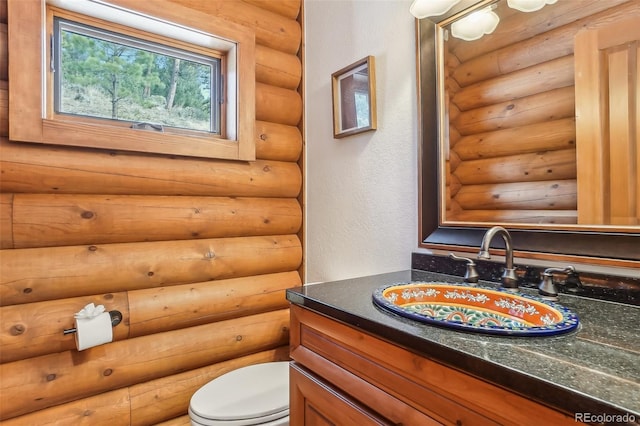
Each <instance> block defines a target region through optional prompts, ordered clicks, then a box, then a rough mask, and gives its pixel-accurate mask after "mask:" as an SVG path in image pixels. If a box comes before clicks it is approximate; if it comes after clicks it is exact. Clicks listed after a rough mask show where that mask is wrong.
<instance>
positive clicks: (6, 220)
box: [0, 194, 13, 249]
mask: <svg viewBox="0 0 640 426" xmlns="http://www.w3.org/2000/svg"><path fill="white" fill-rule="evenodd" d="M12 247H13V194H0V249H7V248H12Z"/></svg>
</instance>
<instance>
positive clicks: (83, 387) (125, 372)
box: [0, 309, 289, 419]
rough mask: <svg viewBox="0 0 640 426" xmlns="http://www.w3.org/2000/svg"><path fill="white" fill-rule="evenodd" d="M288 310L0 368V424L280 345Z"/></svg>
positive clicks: (286, 335) (285, 333)
mask: <svg viewBox="0 0 640 426" xmlns="http://www.w3.org/2000/svg"><path fill="white" fill-rule="evenodd" d="M288 327H289V310H288V309H283V310H280V311H273V312H268V313H265V314H258V315H252V316H248V317H242V318H238V319H233V320H229V321H221V322H217V323H213V324H207V325H201V326H197V327H191V328H188V329H181V330H175V331H168V332H164V333H160V334H154V335H151V336H143V337H138V338H135V339H127V340H123V341H119V342H113V343H110V344H107V345H101V346H98V347H95V348H90V349H87V350H85V351H82V352H77V351H67V352H60V353H57V354H51V355H45V356H42V357H37V358H29V359H26V360H21V361H16V362H10V363H6V364H1V365H0V419H6V418H11V417H15V416H19V415H22V414H26V413H29V412H32V411H35V410H40V409H43V408H47V407H51V406H54V405H57V404H62V403H66V402H70V401H73V400H76V399H80V398H86V397H89V396H94V395H97V394H100V393H102V392H107V391H111V390H115V389H118V388H122V387H125V386H131V385H134V384H137V383H141V382H145V381H148V380H153V379H157V378H160V377H166V376H168V375H172V374H176V373H179V372H183V371H186V370H191V369H194V368H199V367H203V366H206V365H211V364H212V363H216V362H220V361H224V360H227V359H230V358H237V357H240V356H243V355H247V354H251V353H255V352H259V351H264V350H268V349H274V348H277V347H280V346H283V345H286V344H287V342H288V339H289V333H288Z"/></svg>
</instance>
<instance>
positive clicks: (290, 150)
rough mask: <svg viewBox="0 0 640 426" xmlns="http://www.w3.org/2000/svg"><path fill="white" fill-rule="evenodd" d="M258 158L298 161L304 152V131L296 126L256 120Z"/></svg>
mask: <svg viewBox="0 0 640 426" xmlns="http://www.w3.org/2000/svg"><path fill="white" fill-rule="evenodd" d="M255 133H256V158H257V159H259V160H274V161H292V162H295V161H298V159H299V158H300V154H302V133H301V132H300V129H298V128H297V127H294V126H286V125H284V124H277V123H269V122H268V121H256V132H255Z"/></svg>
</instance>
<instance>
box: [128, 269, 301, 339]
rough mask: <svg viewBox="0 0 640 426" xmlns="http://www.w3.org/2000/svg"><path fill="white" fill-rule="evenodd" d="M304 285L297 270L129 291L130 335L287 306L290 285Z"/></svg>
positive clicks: (135, 335)
mask: <svg viewBox="0 0 640 426" xmlns="http://www.w3.org/2000/svg"><path fill="white" fill-rule="evenodd" d="M299 285H301V281H300V276H299V275H298V273H297V272H296V271H290V272H282V273H278V274H269V275H258V276H252V277H243V278H234V279H228V280H219V281H209V282H204V283H196V284H186V285H177V286H170V287H160V288H153V289H143V290H134V291H130V292H129V308H130V310H131V316H130V319H129V323H130V336H131V337H137V336H142V335H147V334H152V333H159V332H162V331H169V330H175V329H177V328H185V327H192V326H195V325H200V324H204V323H208V322H214V321H223V320H226V319H231V318H234V317H240V316H245V315H253V314H256V313H260V312H266V311H273V310H278V309H284V308H286V307H287V306H288V302H287V300H286V297H285V290H286V289H287V288H291V287H296V286H299Z"/></svg>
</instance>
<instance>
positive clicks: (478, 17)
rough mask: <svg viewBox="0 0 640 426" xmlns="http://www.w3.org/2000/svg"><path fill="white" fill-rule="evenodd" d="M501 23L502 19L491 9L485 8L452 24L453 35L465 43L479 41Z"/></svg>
mask: <svg viewBox="0 0 640 426" xmlns="http://www.w3.org/2000/svg"><path fill="white" fill-rule="evenodd" d="M499 22H500V18H499V17H498V15H497V14H496V13H495V12H494V11H493V10H492V9H491V7H485V8H484V9H482V10H478V11H476V12H473V13H471V14H470V15H468V16H465V17H464V18H462V19H460V20H458V21H455V22H454V23H453V24H451V34H452V35H453V36H454V37H456V38H459V39H462V40H465V41H472V40H477V39H479V38H480V37H482V36H483V35H485V34H491V33H492V32H493V31H494V30H495V29H496V27H497V26H498V23H499Z"/></svg>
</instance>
